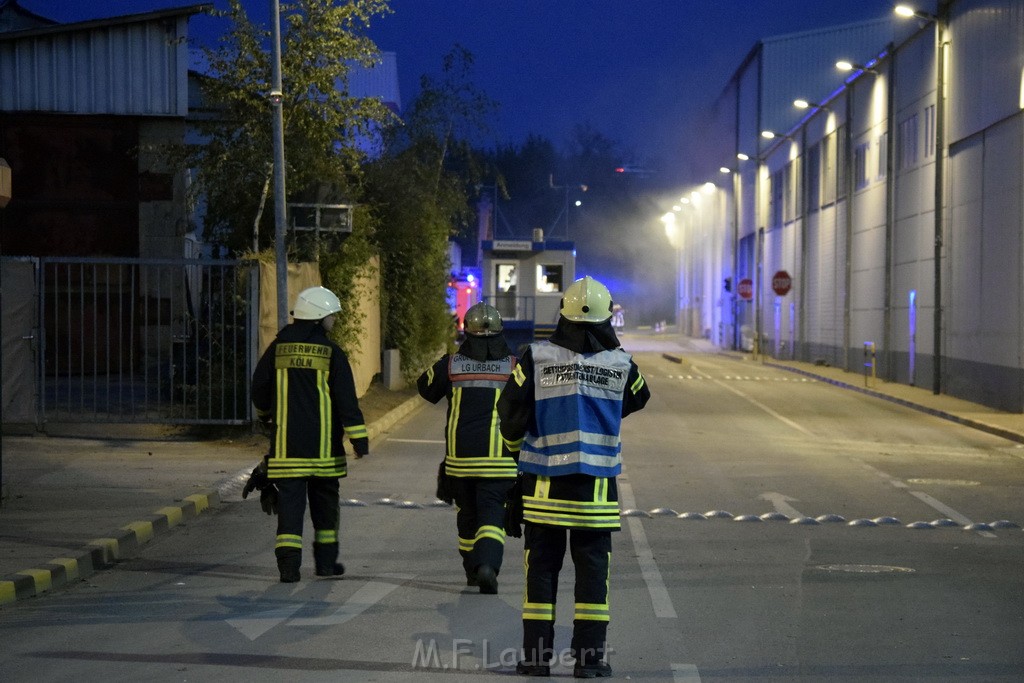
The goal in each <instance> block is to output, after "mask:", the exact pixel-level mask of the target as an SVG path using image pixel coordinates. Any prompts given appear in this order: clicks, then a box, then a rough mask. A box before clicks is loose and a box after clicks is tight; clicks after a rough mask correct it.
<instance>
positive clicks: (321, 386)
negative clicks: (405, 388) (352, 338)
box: [243, 287, 369, 583]
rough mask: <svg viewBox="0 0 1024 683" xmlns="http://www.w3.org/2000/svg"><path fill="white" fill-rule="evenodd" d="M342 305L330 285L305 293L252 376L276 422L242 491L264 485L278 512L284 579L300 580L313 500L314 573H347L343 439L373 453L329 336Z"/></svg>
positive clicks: (359, 451) (348, 374)
mask: <svg viewBox="0 0 1024 683" xmlns="http://www.w3.org/2000/svg"><path fill="white" fill-rule="evenodd" d="M339 311H341V302H340V301H338V297H337V296H336V295H335V294H334V292H332V291H331V290H329V289H326V288H324V287H310V288H308V289H304V290H303V291H302V292H300V293H299V296H298V298H297V299H296V302H295V309H294V310H293V311H292V317H293V318H294V321H293V322H292V323H291V324H289V325H286V326H285V327H284V328H282V329H281V331H280V332H278V334H277V337H276V338H275V339H274V341H273V342H271V344H270V346H269V347H267V350H266V352H264V354H263V356H262V357H261V358H260V360H259V362H258V363H257V364H256V370H255V372H254V373H253V378H252V402H253V405H254V406H255V407H256V413H257V416H258V417H259V418H260V420H262V421H264V422H267V423H269V424H271V425H272V435H271V439H270V443H271V448H270V454H269V455H268V456H267V458H266V459H265V461H264V462H263V463H261V464H260V465H259V466H258V467H257V469H256V470H254V471H253V475H252V476H251V477H250V480H249V482H248V483H247V484H246V487H245V490H244V491H243V497H244V496H245V495H247V494H248V493H249V492H250V491H251V490H253V489H259V490H260V491H261V496H260V498H261V502H265V501H267V500H268V498H269V500H270V502H269V503H265V505H264V510H265V511H266V512H267V513H268V514H271V513H273V512H275V511H276V512H277V542H276V544H275V546H274V554H275V555H276V556H277V567H278V570H279V571H280V574H281V581H283V582H285V583H293V582H295V581H298V580H299V579H300V578H301V577H300V573H299V567H300V565H301V564H302V527H303V520H304V518H305V514H306V499H307V498H308V499H309V514H310V518H311V519H312V522H313V560H314V563H315V567H316V575H317V576H340V575H341V574H344V572H345V567H344V566H343V565H342V564H341V563H340V562H338V561H337V560H338V511H339V506H338V501H339V493H338V480H339V479H340V478H342V477H344V476H346V474H347V469H346V460H345V445H344V438H345V437H348V439H349V441H350V442H351V443H352V449H353V450H354V451H355V455H356V457H357V458H360V457H362V456H364V455H367V454H368V453H369V438H368V434H367V431H366V422H365V420H364V419H363V413H362V411H361V410H360V409H359V401H358V400H357V398H356V388H355V382H354V381H353V379H352V368H351V366H350V365H349V362H348V358H347V357H346V356H345V353H344V351H342V350H341V348H340V347H339V346H338V345H337V344H335V343H334V342H333V341H331V340H330V339H329V338H328V336H327V333H328V332H330V330H331V328H333V327H334V322H335V316H336V315H337V314H338V312H339ZM275 491H276V494H277V500H276V505H275V504H274V503H275V501H273V497H274V496H273V492H275ZM268 493H270V495H269V496H268ZM275 507H276V510H275V509H274V508H275Z"/></svg>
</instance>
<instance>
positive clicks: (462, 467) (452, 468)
mask: <svg viewBox="0 0 1024 683" xmlns="http://www.w3.org/2000/svg"><path fill="white" fill-rule="evenodd" d="M444 465H445V471H446V472H447V473H448V476H450V477H491V478H502V477H504V478H511V477H515V476H516V461H515V460H513V459H512V458H458V457H453V456H449V457H446V458H445V459H444Z"/></svg>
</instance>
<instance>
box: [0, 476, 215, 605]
mask: <svg viewBox="0 0 1024 683" xmlns="http://www.w3.org/2000/svg"><path fill="white" fill-rule="evenodd" d="M219 502H220V494H219V493H217V492H216V491H208V492H206V493H197V494H194V495H191V496H188V497H187V498H185V499H184V500H183V501H182V503H181V505H174V506H170V507H164V508H160V509H159V510H157V511H155V512H154V513H153V515H152V516H150V517H147V518H144V519H141V520H138V521H135V522H131V523H130V524H126V525H125V526H123V527H121V528H120V529H117V530H116V531H114V532H113V533H111V534H108V535H107V536H104V537H102V538H96V539H93V540H91V541H89V542H88V543H87V544H86V545H85V547H84V548H83V549H82V550H81V551H79V552H78V553H77V554H76V555H75V556H73V557H56V558H54V559H53V560H51V561H49V562H47V563H45V564H43V565H40V566H38V567H34V568H32V569H24V570H22V571H18V572H15V573H13V574H8V575H7V576H3V577H0V606H2V605H6V604H9V603H12V602H15V601H17V600H24V599H25V598H31V597H36V596H38V595H40V594H42V593H45V592H47V591H50V590H53V589H54V588H60V587H61V586H65V585H67V584H69V583H72V582H74V581H79V580H81V579H84V578H86V577H87V576H90V575H91V574H94V573H96V572H97V571H99V570H101V569H105V568H107V567H110V566H111V565H113V564H114V563H115V562H118V561H120V560H124V559H127V558H129V557H132V556H134V555H135V554H136V553H138V552H139V550H140V549H141V547H142V546H144V545H145V544H146V543H148V542H149V541H150V540H152V538H153V537H154V536H155V535H156V534H159V533H164V532H166V531H168V530H169V529H171V528H173V527H175V526H177V525H179V524H181V522H182V521H183V520H186V519H189V518H191V517H196V516H197V515H199V514H200V513H202V512H203V511H204V510H207V509H209V508H210V507H211V506H213V505H216V504H217V503H219Z"/></svg>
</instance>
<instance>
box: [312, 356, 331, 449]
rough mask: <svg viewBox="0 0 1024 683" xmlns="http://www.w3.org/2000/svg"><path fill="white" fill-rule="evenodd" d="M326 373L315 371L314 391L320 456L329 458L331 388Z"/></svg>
mask: <svg viewBox="0 0 1024 683" xmlns="http://www.w3.org/2000/svg"><path fill="white" fill-rule="evenodd" d="M327 374H328V373H326V372H321V371H319V370H318V371H317V373H316V390H317V393H318V394H319V398H320V456H321V457H325V456H329V455H330V454H331V453H330V451H331V418H332V417H333V415H332V413H333V412H334V411H332V410H331V388H330V386H328V384H327Z"/></svg>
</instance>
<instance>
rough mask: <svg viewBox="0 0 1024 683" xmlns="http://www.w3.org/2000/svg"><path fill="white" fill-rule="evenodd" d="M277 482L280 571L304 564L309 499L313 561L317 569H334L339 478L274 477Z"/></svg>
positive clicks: (278, 558) (275, 546)
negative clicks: (305, 520)
mask: <svg viewBox="0 0 1024 683" xmlns="http://www.w3.org/2000/svg"><path fill="white" fill-rule="evenodd" d="M273 481H274V483H275V484H276V485H277V490H278V502H277V543H276V544H275V545H274V554H275V555H276V556H277V566H278V569H280V570H281V571H285V570H286V569H293V570H296V571H297V570H298V568H299V566H300V565H301V564H302V525H303V521H304V519H305V516H306V499H307V498H308V499H309V516H310V519H312V521H313V533H314V538H313V560H314V562H316V566H317V567H318V568H328V569H329V568H333V567H334V562H335V561H336V560H337V559H338V517H339V514H338V510H339V508H338V479H337V477H301V478H295V479H275V480H273Z"/></svg>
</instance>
